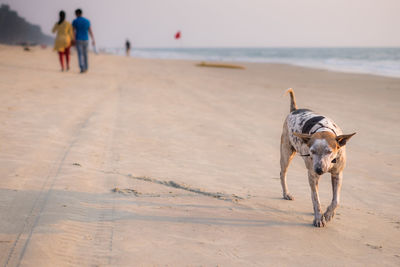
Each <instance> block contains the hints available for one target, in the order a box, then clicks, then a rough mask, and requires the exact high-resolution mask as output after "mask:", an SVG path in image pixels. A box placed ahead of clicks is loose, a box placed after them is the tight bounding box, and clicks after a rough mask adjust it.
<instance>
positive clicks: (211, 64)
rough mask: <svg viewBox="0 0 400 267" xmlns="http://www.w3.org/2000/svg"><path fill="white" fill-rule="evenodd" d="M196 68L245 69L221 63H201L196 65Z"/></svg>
mask: <svg viewBox="0 0 400 267" xmlns="http://www.w3.org/2000/svg"><path fill="white" fill-rule="evenodd" d="M197 66H198V67H213V68H228V69H245V67H243V66H240V65H232V64H221V63H207V62H204V61H203V62H201V63H200V64H197Z"/></svg>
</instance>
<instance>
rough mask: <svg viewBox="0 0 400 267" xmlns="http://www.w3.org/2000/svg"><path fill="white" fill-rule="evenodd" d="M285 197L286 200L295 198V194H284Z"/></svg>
mask: <svg viewBox="0 0 400 267" xmlns="http://www.w3.org/2000/svg"><path fill="white" fill-rule="evenodd" d="M283 199H286V200H294V196H293V195H292V194H284V195H283Z"/></svg>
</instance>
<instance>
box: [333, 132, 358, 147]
mask: <svg viewBox="0 0 400 267" xmlns="http://www.w3.org/2000/svg"><path fill="white" fill-rule="evenodd" d="M355 134H356V133H352V134H343V135H339V136H338V137H336V142H338V144H339V146H344V145H346V143H347V141H349V139H350V138H351V137H352V136H353V135H355Z"/></svg>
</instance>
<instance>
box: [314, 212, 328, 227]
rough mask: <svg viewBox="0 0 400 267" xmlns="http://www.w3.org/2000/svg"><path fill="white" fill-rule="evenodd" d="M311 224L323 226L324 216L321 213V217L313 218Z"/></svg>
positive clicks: (324, 222)
mask: <svg viewBox="0 0 400 267" xmlns="http://www.w3.org/2000/svg"><path fill="white" fill-rule="evenodd" d="M313 224H314V226H315V227H325V226H326V221H325V217H324V216H322V215H321V217H319V218H315V219H314V222H313Z"/></svg>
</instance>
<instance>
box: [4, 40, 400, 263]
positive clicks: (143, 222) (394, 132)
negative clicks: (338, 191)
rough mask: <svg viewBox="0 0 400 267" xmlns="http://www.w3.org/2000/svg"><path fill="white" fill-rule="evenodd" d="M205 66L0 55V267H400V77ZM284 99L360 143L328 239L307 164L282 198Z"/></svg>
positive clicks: (9, 50)
mask: <svg viewBox="0 0 400 267" xmlns="http://www.w3.org/2000/svg"><path fill="white" fill-rule="evenodd" d="M197 63H198V62H194V61H179V60H151V59H148V60H145V59H136V58H126V57H119V56H112V55H93V54H91V55H90V63H89V64H90V66H89V68H90V69H89V72H88V73H86V74H78V67H77V59H76V54H74V55H73V56H72V62H71V64H72V65H71V66H72V68H71V70H70V72H68V73H62V72H60V71H59V67H58V58H57V55H56V54H55V53H54V52H52V51H51V50H50V49H46V50H42V49H40V48H34V49H33V50H32V51H30V52H26V51H23V50H22V48H20V47H9V46H0V99H1V103H2V105H0V123H1V127H0V174H1V179H0V264H1V265H2V266H17V265H21V266H292V265H303V266H304V265H306V266H316V265H318V266H321V265H324V266H343V265H346V266H349V265H353V266H382V265H386V266H390V265H391V266H398V265H399V264H400V216H399V214H400V207H399V201H400V193H399V192H400V180H399V178H400V166H399V164H398V162H400V145H399V144H400V143H399V137H400V135H399V133H400V119H399V118H400V108H399V100H400V79H395V78H386V77H379V76H373V75H361V74H347V73H337V72H331V71H325V70H318V69H311V68H300V67H294V66H289V65H281V64H248V63H243V64H242V65H243V66H245V68H246V69H244V70H242V69H223V68H205V67H201V68H200V67H197V66H196V64H197ZM288 87H293V88H294V90H295V93H296V97H297V104H298V105H299V107H303V108H310V109H313V110H315V111H318V112H319V113H321V114H324V115H326V116H328V117H330V118H332V119H334V120H335V122H336V123H338V124H339V125H340V127H341V128H342V129H343V131H344V132H345V133H351V132H357V135H356V136H354V137H353V138H352V139H351V140H350V142H349V143H348V145H347V154H348V160H347V163H348V164H347V167H346V169H345V171H344V181H343V187H342V197H341V206H340V207H339V209H338V214H337V215H336V216H335V218H334V219H333V221H332V222H330V223H329V224H328V226H327V227H326V228H321V229H319V228H315V227H313V226H312V220H313V215H312V203H311V198H310V189H309V185H308V180H307V173H306V169H305V168H304V164H303V162H302V159H301V158H300V157H299V156H296V158H295V159H294V160H293V162H292V164H291V166H290V167H289V173H288V185H289V189H290V190H291V192H292V193H293V194H294V196H295V201H286V200H283V199H282V195H281V186H280V181H279V171H280V169H279V143H280V134H281V130H282V124H283V120H284V119H285V116H286V115H287V114H288V112H289V98H288V97H287V96H283V93H284V92H285V89H286V88H288ZM320 183H321V184H320V197H321V202H322V206H323V208H324V209H325V208H326V207H327V205H328V204H329V202H330V200H331V185H330V177H329V176H328V175H324V176H323V177H322V179H321V182H320Z"/></svg>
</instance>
